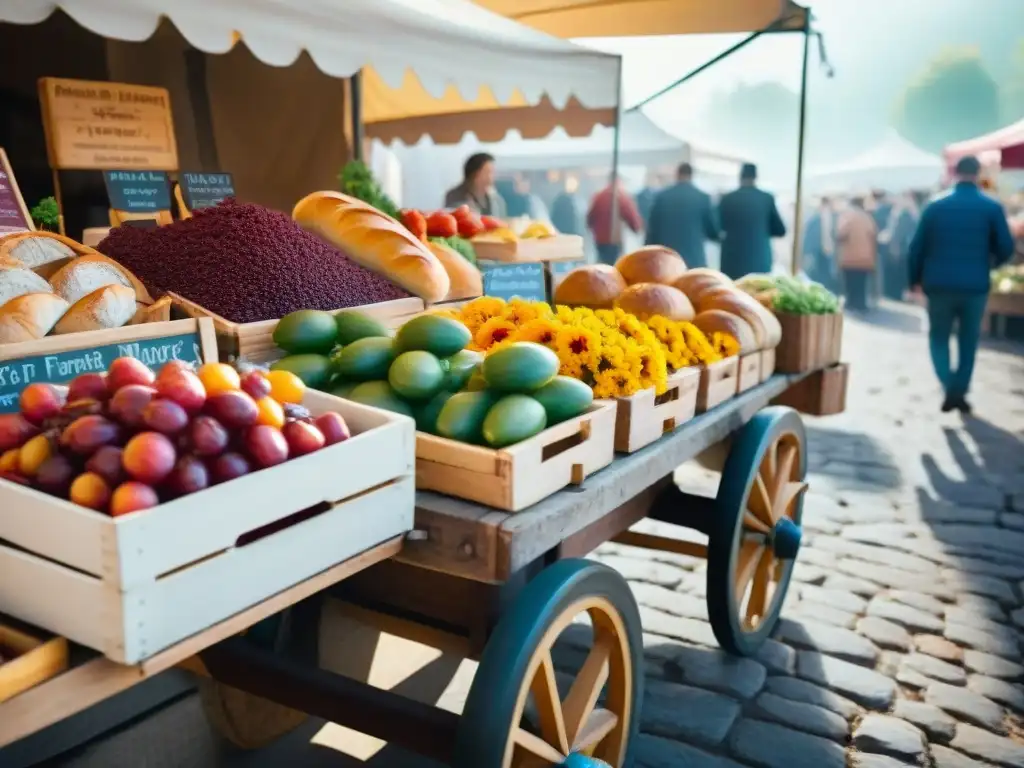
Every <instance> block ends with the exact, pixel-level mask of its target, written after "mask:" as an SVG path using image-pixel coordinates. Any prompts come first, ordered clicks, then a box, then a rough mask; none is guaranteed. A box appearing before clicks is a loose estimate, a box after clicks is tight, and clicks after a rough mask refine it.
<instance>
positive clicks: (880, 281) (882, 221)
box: [869, 189, 893, 302]
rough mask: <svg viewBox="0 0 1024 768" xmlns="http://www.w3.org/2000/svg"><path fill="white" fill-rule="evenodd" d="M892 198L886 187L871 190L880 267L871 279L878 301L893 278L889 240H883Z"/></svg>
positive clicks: (872, 293)
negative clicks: (888, 281) (887, 280)
mask: <svg viewBox="0 0 1024 768" xmlns="http://www.w3.org/2000/svg"><path fill="white" fill-rule="evenodd" d="M892 209H893V204H892V200H891V199H890V197H889V193H888V192H886V191H885V190H884V189H875V190H872V192H871V209H870V211H869V213H870V214H871V218H873V219H874V220H875V232H876V235H875V237H876V242H875V251H876V254H877V257H878V268H877V269H876V270H875V273H874V279H873V280H872V281H871V295H872V297H873V299H874V301H876V302H877V301H878V300H879V299H880V298H881V297H882V295H883V294H884V293H885V282H886V279H887V278H891V275H890V274H889V273H890V272H891V264H890V263H889V241H888V240H885V241H883V239H882V238H883V236H884V235H885V234H887V233H888V228H889V222H890V221H891V220H892Z"/></svg>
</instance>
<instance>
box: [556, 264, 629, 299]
mask: <svg viewBox="0 0 1024 768" xmlns="http://www.w3.org/2000/svg"><path fill="white" fill-rule="evenodd" d="M624 290H626V281H625V279H624V278H623V277H622V275H620V274H619V271H618V270H617V269H615V267H612V266H609V265H608V264H587V265H586V266H583V267H576V269H574V270H573V271H572V272H570V273H569V274H567V275H566V276H565V277H564V278H562V282H560V283H559V284H558V285H557V286H555V296H554V299H555V303H556V304H565V305H566V306H570V307H588V308H590V309H611V308H612V307H613V306H614V305H615V300H616V299H617V298H619V296H620V295H622V292H623V291H624Z"/></svg>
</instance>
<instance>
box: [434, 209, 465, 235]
mask: <svg viewBox="0 0 1024 768" xmlns="http://www.w3.org/2000/svg"><path fill="white" fill-rule="evenodd" d="M458 233H459V223H458V221H457V220H456V219H455V217H454V216H452V215H451V214H450V213H445V212H444V211H436V212H435V213H432V214H430V215H429V216H428V217H427V234H428V235H430V236H431V237H455V235H457V234H458Z"/></svg>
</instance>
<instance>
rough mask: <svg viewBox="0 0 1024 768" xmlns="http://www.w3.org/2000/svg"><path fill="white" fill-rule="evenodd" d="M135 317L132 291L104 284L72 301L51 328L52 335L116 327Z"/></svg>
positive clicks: (125, 287) (124, 287)
mask: <svg viewBox="0 0 1024 768" xmlns="http://www.w3.org/2000/svg"><path fill="white" fill-rule="evenodd" d="M134 316H135V290H134V289H133V288H129V287H128V286H124V285H106V286H104V287H102V288H100V289H99V290H96V291H93V292H92V293H90V294H89V295H88V296H85V297H83V298H81V299H79V300H78V301H77V302H75V304H74V305H72V307H71V308H70V309H69V310H68V311H67V312H65V313H64V316H63V317H62V318H61V319H60V320H59V321H58V322H57V325H55V326H54V328H53V333H54V334H55V335H60V334H64V333H79V332H82V331H100V330H104V329H106V328H120V327H121V326H122V325H127V324H128V323H129V322H130V321H131V319H132V317H134Z"/></svg>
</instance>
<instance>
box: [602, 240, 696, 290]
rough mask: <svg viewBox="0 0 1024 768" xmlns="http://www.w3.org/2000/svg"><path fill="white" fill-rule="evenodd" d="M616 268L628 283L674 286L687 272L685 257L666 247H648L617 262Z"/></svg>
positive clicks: (628, 254)
mask: <svg viewBox="0 0 1024 768" xmlns="http://www.w3.org/2000/svg"><path fill="white" fill-rule="evenodd" d="M615 268H616V269H617V270H619V273H620V274H621V275H622V277H623V278H625V280H626V283H628V284H629V285H635V284H636V283H661V284H662V285H672V283H674V282H675V281H676V280H678V279H679V278H680V277H682V275H683V274H684V273H685V272H686V262H685V261H683V257H682V256H680V255H679V254H678V253H676V252H675V251H673V250H672V249H671V248H666V247H665V246H664V245H647V246H644V247H643V248H639V249H637V250H635V251H633V252H632V253H627V254H626V255H625V256H623V257H622V258H620V259H619V260H618V261H617V262H615Z"/></svg>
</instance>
